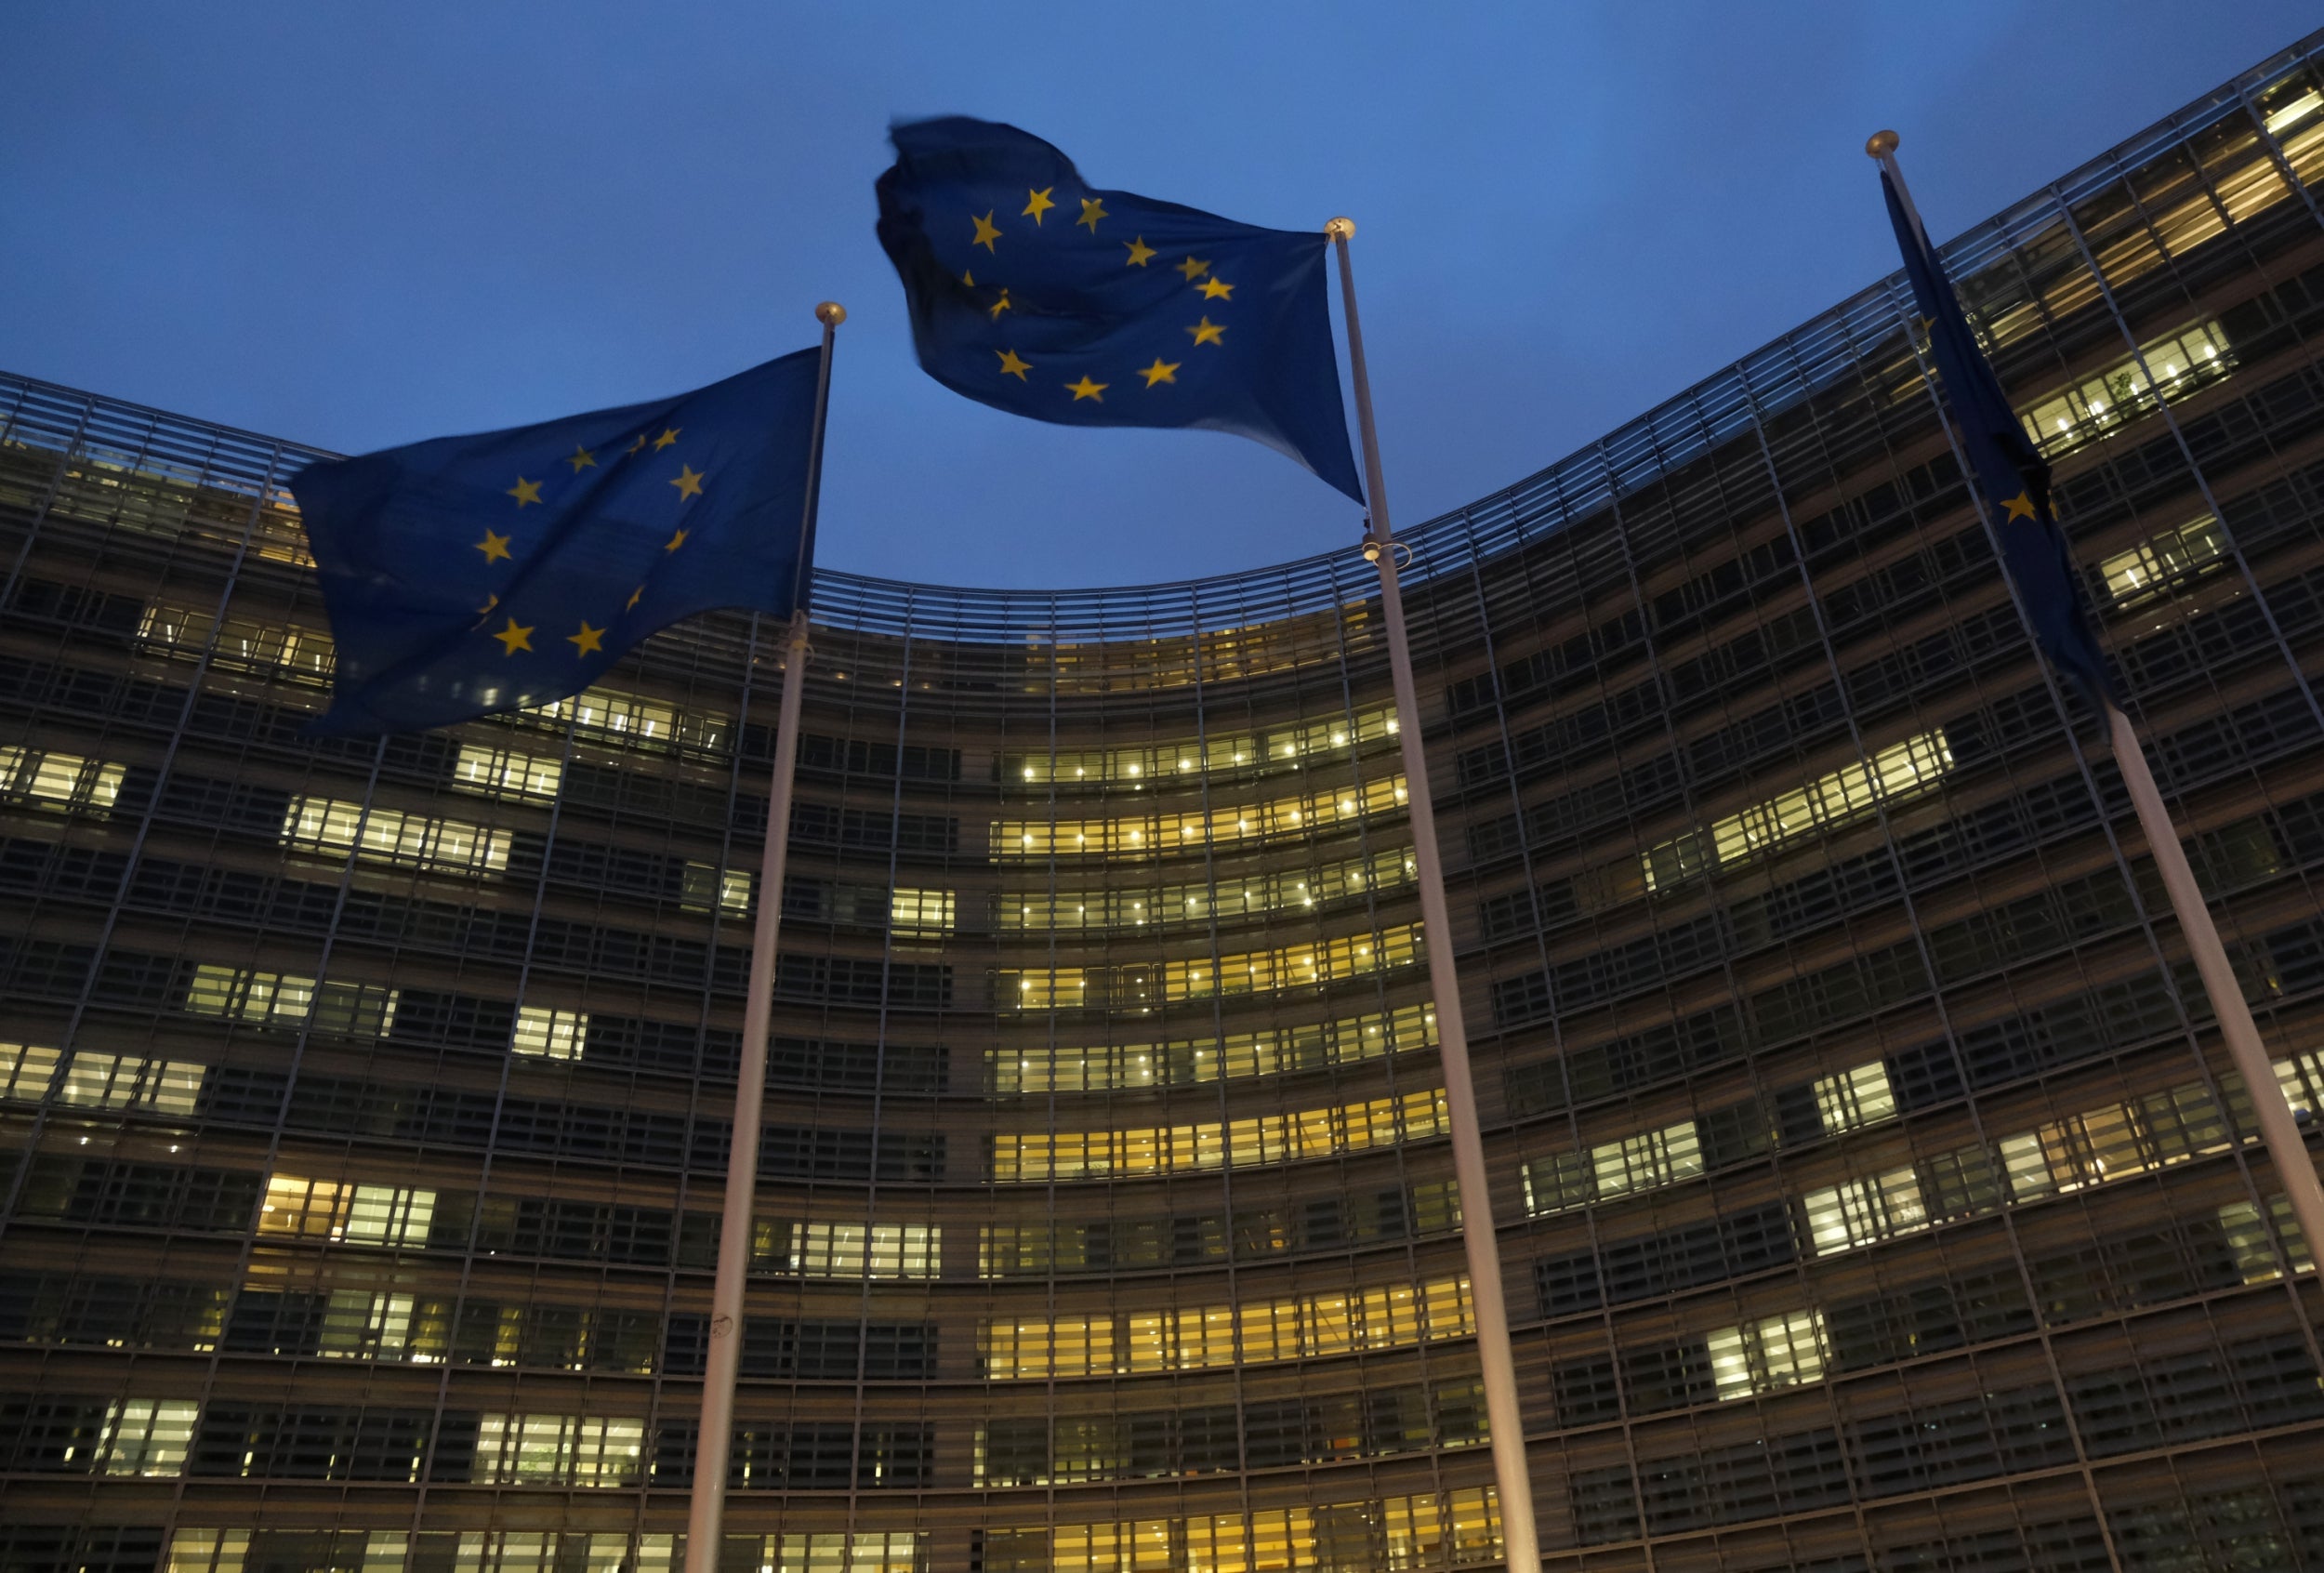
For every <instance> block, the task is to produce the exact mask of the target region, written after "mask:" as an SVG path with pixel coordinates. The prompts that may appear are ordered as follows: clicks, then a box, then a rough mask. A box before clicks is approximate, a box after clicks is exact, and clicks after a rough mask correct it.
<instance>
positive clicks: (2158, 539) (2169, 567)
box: [2098, 513, 2227, 608]
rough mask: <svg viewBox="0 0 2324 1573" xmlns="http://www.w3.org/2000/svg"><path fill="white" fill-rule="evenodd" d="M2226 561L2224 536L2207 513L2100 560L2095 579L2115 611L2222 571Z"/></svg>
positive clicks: (2225, 540)
mask: <svg viewBox="0 0 2324 1573" xmlns="http://www.w3.org/2000/svg"><path fill="white" fill-rule="evenodd" d="M2226 561H2227V533H2226V532H2225V530H2222V529H2221V528H2220V527H2219V521H2218V520H2216V519H2214V518H2212V516H2211V515H2210V514H2208V513H2206V514H2205V515H2203V516H2202V517H2201V518H2200V519H2198V520H2196V521H2194V522H2192V523H2188V524H2182V525H2180V526H2179V527H2178V528H2177V529H2175V530H2165V531H2164V532H2163V533H2162V534H2161V535H2154V536H2151V537H2149V538H2148V539H2146V540H2144V541H2141V542H2140V543H2139V544H2138V545H2136V546H2134V547H2133V548H2131V549H2130V550H2128V551H2118V552H2116V553H2115V554H2114V555H2113V556H2112V557H2106V558H2101V559H2099V561H2098V577H2099V578H2100V580H2101V581H2103V582H2104V583H2105V585H2106V599H2107V600H2109V601H2112V602H2113V603H2114V604H2115V605H2116V606H2117V607H2118V608H2119V607H2124V606H2135V605H2137V604H2138V603H2139V602H2140V601H2147V600H2151V599H2152V598H2153V597H2155V596H2157V595H2159V594H2161V593H2162V592H2163V591H2164V590H2166V589H2168V588H2170V587H2171V586H2172V585H2173V584H2175V583H2177V582H2178V581H2180V580H2182V579H2189V578H2194V577H2196V576H2198V575H2203V574H2209V573H2211V572H2212V571H2213V570H2215V569H2218V568H2221V567H2224V566H2225V563H2226Z"/></svg>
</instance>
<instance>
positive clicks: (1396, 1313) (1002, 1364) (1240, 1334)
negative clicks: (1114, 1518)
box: [977, 1277, 1476, 1381]
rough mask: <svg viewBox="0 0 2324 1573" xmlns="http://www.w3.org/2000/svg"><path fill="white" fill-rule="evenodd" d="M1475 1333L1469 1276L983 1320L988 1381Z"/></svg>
mask: <svg viewBox="0 0 2324 1573" xmlns="http://www.w3.org/2000/svg"><path fill="white" fill-rule="evenodd" d="M1475 1330H1476V1323H1475V1318H1474V1315H1473V1313H1472V1308H1471V1306H1470V1303H1469V1280H1468V1279H1467V1278H1465V1277H1453V1278H1437V1279H1433V1280H1431V1281H1430V1282H1427V1283H1423V1284H1417V1285H1415V1284H1380V1285H1375V1286H1373V1287H1371V1288H1368V1289H1353V1290H1349V1291H1347V1292H1345V1293H1323V1294H1306V1295H1299V1296H1294V1297H1290V1298H1287V1299H1282V1300H1268V1301H1247V1302H1243V1303H1241V1304H1239V1305H1204V1306H1189V1307H1183V1308H1175V1309H1170V1310H1165V1311H1152V1312H1132V1313H1129V1314H1125V1315H1099V1316H1066V1317H1055V1318H1042V1319H1038V1320H1025V1321H995V1322H987V1323H985V1324H984V1329H983V1332H982V1334H981V1335H980V1337H979V1339H978V1344H977V1347H978V1352H979V1353H980V1354H981V1355H983V1357H984V1376H985V1379H986V1380H987V1381H1029V1380H1046V1379H1048V1378H1050V1377H1087V1376H1119V1375H1132V1374H1137V1373H1142V1372H1148V1371H1184V1370H1199V1369H1203V1368H1208V1367H1213V1366H1228V1365H1234V1364H1235V1363H1236V1362H1237V1361H1238V1360H1239V1361H1241V1362H1245V1363H1253V1362H1261V1361H1273V1360H1297V1359H1305V1358H1314V1357H1319V1356H1326V1355H1351V1354H1354V1353H1356V1352H1358V1351H1360V1350H1366V1349H1391V1348H1396V1347H1400V1346H1403V1345H1407V1344H1413V1343H1419V1342H1433V1341H1436V1340H1439V1339H1447V1338H1465V1337H1467V1336H1469V1335H1470V1334H1471V1333H1472V1332H1474V1331H1475Z"/></svg>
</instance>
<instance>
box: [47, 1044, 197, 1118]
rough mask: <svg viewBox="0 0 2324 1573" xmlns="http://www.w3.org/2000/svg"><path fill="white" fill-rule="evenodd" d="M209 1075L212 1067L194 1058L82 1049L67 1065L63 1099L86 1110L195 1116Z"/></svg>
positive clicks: (62, 1092) (59, 1098) (61, 1098)
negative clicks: (140, 1056)
mask: <svg viewBox="0 0 2324 1573" xmlns="http://www.w3.org/2000/svg"><path fill="white" fill-rule="evenodd" d="M208 1072H209V1067H208V1066H206V1065H203V1064H196V1063H194V1062H192V1061H189V1060H139V1059H131V1058H129V1057H128V1056H126V1055H116V1054H92V1053H90V1052H89V1051H86V1050H81V1051H77V1052H75V1053H74V1054H73V1059H72V1061H71V1062H70V1063H69V1064H67V1065H66V1066H65V1072H64V1089H63V1091H61V1092H59V1094H58V1095H57V1101H58V1102H59V1103H61V1104H73V1105H75V1106H77V1107H81V1108H90V1109H140V1110H147V1111H150V1112H152V1113H154V1114H166V1115H185V1116H191V1115H192V1114H193V1112H194V1110H195V1108H196V1107H197V1106H199V1104H200V1103H201V1099H202V1078H203V1077H205V1076H206V1075H207V1074H208Z"/></svg>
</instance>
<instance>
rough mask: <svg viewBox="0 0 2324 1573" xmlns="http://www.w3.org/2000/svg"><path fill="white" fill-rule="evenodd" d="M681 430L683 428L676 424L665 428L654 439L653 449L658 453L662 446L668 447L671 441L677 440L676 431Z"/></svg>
mask: <svg viewBox="0 0 2324 1573" xmlns="http://www.w3.org/2000/svg"><path fill="white" fill-rule="evenodd" d="M680 430H684V429H683V428H682V427H676V426H672V427H667V428H665V429H664V430H663V432H662V434H661V435H660V436H659V437H656V438H655V439H654V452H655V453H657V454H658V453H660V452H661V451H662V450H663V449H664V448H667V447H668V446H669V445H670V444H671V443H675V442H677V441H678V433H679V432H680Z"/></svg>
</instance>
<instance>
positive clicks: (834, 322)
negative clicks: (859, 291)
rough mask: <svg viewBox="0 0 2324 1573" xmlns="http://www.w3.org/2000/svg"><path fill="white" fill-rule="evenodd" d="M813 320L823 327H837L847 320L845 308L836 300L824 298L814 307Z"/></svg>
mask: <svg viewBox="0 0 2324 1573" xmlns="http://www.w3.org/2000/svg"><path fill="white" fill-rule="evenodd" d="M815 321H817V322H819V323H821V324H823V325H824V326H825V327H838V325H839V324H841V323H843V322H846V321H847V308H846V307H844V306H842V305H840V304H839V303H838V301H836V300H826V301H825V302H824V303H823V304H822V305H820V306H818V307H816V308H815Z"/></svg>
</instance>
